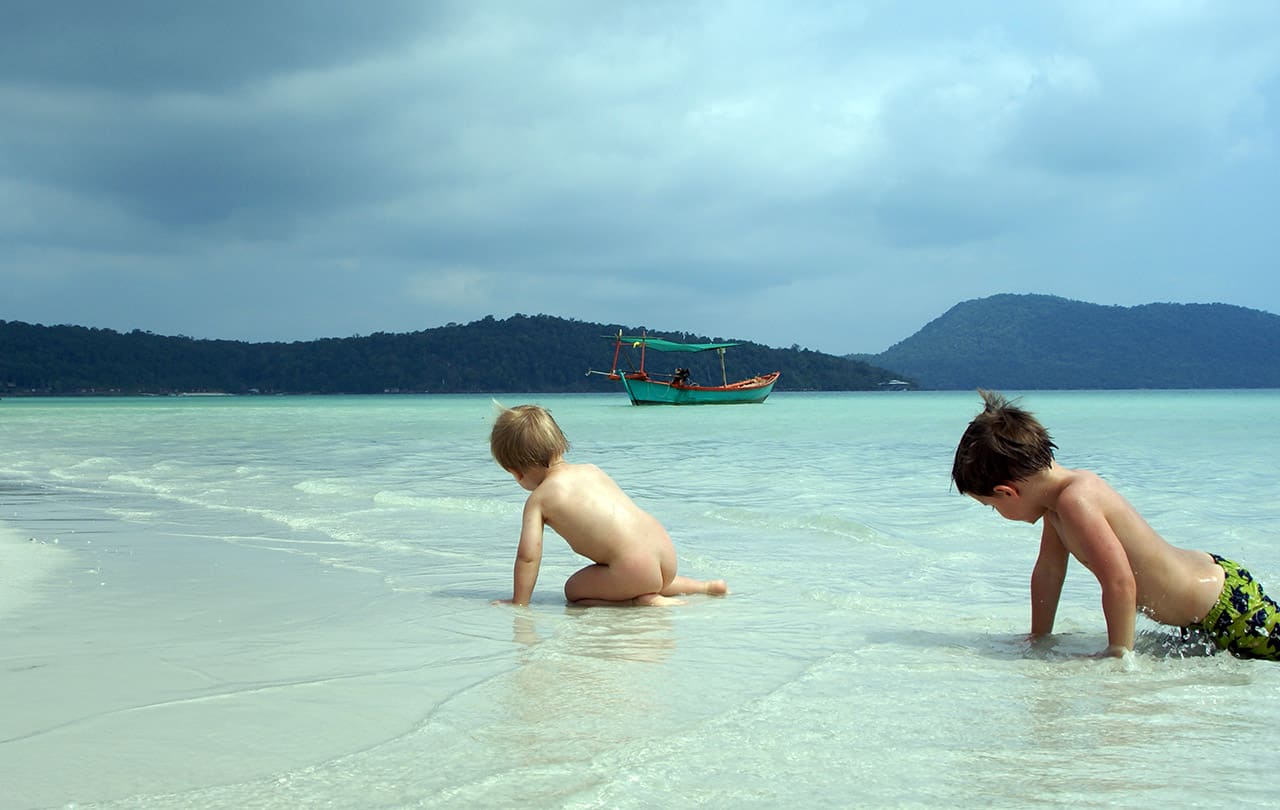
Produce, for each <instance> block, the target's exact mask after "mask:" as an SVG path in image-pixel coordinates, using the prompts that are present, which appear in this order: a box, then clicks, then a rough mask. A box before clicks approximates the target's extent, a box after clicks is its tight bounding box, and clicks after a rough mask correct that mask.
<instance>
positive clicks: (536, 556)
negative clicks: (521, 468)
mask: <svg viewBox="0 0 1280 810" xmlns="http://www.w3.org/2000/svg"><path fill="white" fill-rule="evenodd" d="M542 526H543V517H542V508H541V506H540V505H539V504H538V503H537V499H536V498H535V497H534V496H532V495H530V496H529V500H527V501H525V504H524V517H523V518H521V521H520V545H519V547H517V548H516V567H515V586H514V587H513V589H512V596H511V602H512V603H513V604H516V605H527V604H529V600H530V599H531V598H532V597H533V586H534V584H535V583H537V581H538V567H539V566H540V565H541V564H542Z"/></svg>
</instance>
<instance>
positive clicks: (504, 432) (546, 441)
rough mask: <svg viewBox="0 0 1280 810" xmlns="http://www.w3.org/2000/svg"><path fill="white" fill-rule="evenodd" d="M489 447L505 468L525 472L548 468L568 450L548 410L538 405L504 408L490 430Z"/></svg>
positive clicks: (566, 442)
mask: <svg viewBox="0 0 1280 810" xmlns="http://www.w3.org/2000/svg"><path fill="white" fill-rule="evenodd" d="M489 449H490V451H492V453H493V458H494V460H495V461H497V462H498V463H499V464H501V465H502V468H503V469H504V470H510V471H511V472H524V471H526V470H531V469H533V468H534V467H548V466H550V465H551V462H552V461H554V460H555V459H556V458H558V457H560V456H563V455H564V454H565V453H566V452H568V450H569V440H568V439H566V438H565V437H564V433H562V432H561V431H560V426H559V425H557V424H556V420H554V419H552V418H551V412H550V411H548V410H547V409H546V408H542V407H539V406H537V405H517V406H516V407H514V408H503V409H502V412H501V413H499V414H498V418H497V419H495V420H494V422H493V430H492V431H490V433H489Z"/></svg>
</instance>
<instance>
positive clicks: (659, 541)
mask: <svg viewBox="0 0 1280 810" xmlns="http://www.w3.org/2000/svg"><path fill="white" fill-rule="evenodd" d="M489 447H490V449H491V450H492V452H493V457H494V459H495V460H496V461H497V462H498V464H500V465H502V468H503V469H504V470H506V471H507V472H509V473H511V474H512V475H513V476H515V479H516V482H517V483H518V484H520V486H522V487H524V488H525V489H526V490H528V491H529V492H530V493H531V494H530V495H529V498H528V500H527V501H525V505H524V517H523V519H522V522H521V527H520V545H519V547H518V548H517V550H516V566H515V588H514V593H513V595H512V597H511V599H509V600H507V599H504V600H501V601H503V602H509V603H513V604H517V605H527V604H528V603H529V597H530V596H531V595H532V594H533V585H534V583H535V582H536V581H537V579H538V566H539V564H540V563H541V561H542V527H543V526H544V525H547V526H550V527H551V528H553V529H555V531H556V533H557V534H559V535H560V536H561V537H563V538H564V539H565V541H566V542H568V544H569V547H570V548H572V549H573V550H574V551H576V552H578V553H579V554H581V555H582V556H584V557H587V558H589V559H591V560H593V561H594V563H595V564H594V565H588V566H587V567H586V568H583V569H582V570H581V571H578V572H577V573H576V574H574V575H573V576H571V577H569V580H568V581H567V582H566V583H565V584H564V595H565V598H566V599H568V600H569V601H570V602H573V603H574V604H577V605H672V604H681V603H680V601H679V600H677V599H671V598H669V597H672V596H678V595H681V594H690V593H707V594H715V595H723V594H725V593H728V589H727V588H726V587H725V584H724V580H713V581H711V582H701V581H699V580H696V579H690V578H689V577H682V576H677V575H676V550H675V546H673V545H672V544H671V538H670V537H669V536H668V535H667V531H666V529H664V528H663V527H662V524H661V523H659V522H658V521H657V519H655V518H654V517H653V516H652V515H650V514H648V513H647V512H645V511H643V510H642V509H640V507H638V506H636V504H635V502H633V501H632V500H631V499H630V498H628V497H627V495H626V493H624V492H623V491H622V490H621V489H620V488H619V487H618V485H617V484H615V483H614V481H613V479H612V478H610V477H609V476H607V475H605V474H604V472H603V471H601V470H600V469H599V468H598V467H596V466H594V465H592V464H567V463H565V460H564V454H565V453H566V452H567V451H568V450H569V442H568V440H567V439H565V437H564V434H563V433H562V432H561V431H560V427H559V426H558V425H557V424H556V422H555V420H554V419H552V418H551V414H550V413H549V412H548V411H546V410H545V409H544V408H540V407H538V406H537V405H520V406H517V407H515V408H510V409H506V408H504V409H503V410H502V412H501V413H500V414H499V415H498V418H497V420H496V421H495V422H494V424H493V431H492V433H491V434H490V436H489Z"/></svg>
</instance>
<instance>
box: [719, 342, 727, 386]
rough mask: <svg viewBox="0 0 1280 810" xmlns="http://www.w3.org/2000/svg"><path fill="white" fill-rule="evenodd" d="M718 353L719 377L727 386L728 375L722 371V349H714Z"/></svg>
mask: <svg viewBox="0 0 1280 810" xmlns="http://www.w3.org/2000/svg"><path fill="white" fill-rule="evenodd" d="M716 351H717V352H719V353H720V379H721V380H723V381H724V384H725V385H726V386H727V385H728V384H729V375H728V374H725V372H724V349H716Z"/></svg>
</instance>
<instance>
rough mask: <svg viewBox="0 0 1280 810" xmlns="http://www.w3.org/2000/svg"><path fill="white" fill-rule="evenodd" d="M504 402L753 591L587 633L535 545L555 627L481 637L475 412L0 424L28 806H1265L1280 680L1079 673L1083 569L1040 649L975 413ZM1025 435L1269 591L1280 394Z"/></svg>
mask: <svg viewBox="0 0 1280 810" xmlns="http://www.w3.org/2000/svg"><path fill="white" fill-rule="evenodd" d="M501 399H502V400H503V401H504V402H505V403H506V404H517V403H519V402H524V401H537V402H540V403H542V404H544V405H547V406H548V407H550V408H551V409H552V411H553V412H554V414H555V416H556V418H557V419H558V420H559V422H560V423H561V425H562V427H563V428H564V430H565V433H566V434H567V435H568V437H569V439H570V440H571V442H572V443H573V449H572V450H571V452H570V456H569V458H570V460H571V461H591V462H594V463H597V464H599V465H600V466H602V467H603V468H604V469H606V470H607V471H608V472H609V473H610V474H611V475H613V477H614V478H615V479H616V480H618V482H619V483H620V484H621V485H622V486H623V487H624V488H625V489H627V490H628V491H629V492H630V493H631V494H632V496H633V497H634V498H635V499H636V500H637V501H638V502H639V503H640V504H641V505H642V506H643V507H644V508H646V509H648V510H649V511H651V512H653V513H654V514H655V515H657V516H658V517H659V518H660V519H661V520H662V521H663V522H664V523H665V524H666V525H667V526H668V528H669V529H670V530H671V532H672V535H673V537H674V538H675V541H676V546H677V550H678V551H679V554H680V564H681V572H682V573H685V574H687V575H690V576H697V577H713V576H714V577H724V578H726V579H727V580H728V581H729V584H730V587H731V588H732V590H733V593H732V594H731V595H730V596H729V597H727V598H723V599H716V598H702V597H693V598H690V599H689V604H687V605H685V606H682V607H678V608H671V609H647V610H639V609H634V610H618V609H586V610H584V609H579V608H571V607H567V606H565V605H564V603H563V598H562V596H561V592H560V588H561V585H562V584H563V581H564V579H565V578H566V577H567V576H568V575H569V574H571V573H572V572H573V571H574V570H576V568H577V567H579V566H580V565H581V564H583V561H581V560H580V559H578V558H575V556H574V555H573V554H572V552H571V551H570V550H569V549H568V547H567V546H565V545H564V544H563V543H560V542H558V541H557V540H556V539H555V538H554V535H551V536H549V537H548V543H547V544H546V549H545V552H544V560H543V565H542V572H541V575H540V577H539V582H538V587H537V590H536V592H535V597H534V601H533V604H532V605H531V607H530V608H528V609H515V608H510V607H498V606H493V605H491V604H490V601H491V600H492V599H495V598H501V597H507V596H509V595H510V588H511V564H512V559H513V555H514V551H515V540H516V537H517V534H518V522H519V515H520V509H521V506H522V504H523V497H524V494H525V493H524V492H523V490H521V489H519V487H518V486H516V485H515V484H514V483H513V482H512V481H511V479H510V477H509V476H508V475H507V474H505V473H504V472H503V471H502V470H500V469H499V468H498V467H497V466H496V465H495V464H494V463H493V462H492V461H491V459H490V458H489V456H488V448H487V432H488V427H489V423H490V419H491V414H492V409H493V406H492V403H491V402H490V400H489V398H487V397H464V396H458V397H451V396H435V397H366V398H305V397H297V398H234V399H221V398H219V399H202V398H190V399H185V398H167V399H92V400H11V399H10V400H5V401H4V402H3V403H0V520H3V521H4V525H5V531H6V532H7V533H8V536H7V537H6V538H0V542H4V543H5V548H6V549H7V551H6V552H5V555H4V556H0V560H3V561H5V562H6V570H8V571H12V572H17V571H21V572H26V573H25V575H24V576H22V577H19V576H17V575H16V574H11V575H7V576H6V580H7V582H8V585H9V588H8V590H9V596H10V598H8V599H6V600H0V608H3V609H5V610H7V611H8V612H7V614H6V616H5V621H4V623H3V626H2V627H0V649H2V650H3V652H0V785H4V786H6V788H4V789H5V790H7V792H8V798H7V801H8V802H9V804H4V806H6V807H7V806H14V807H44V806H64V805H69V804H75V806H78V807H139V808H168V807H189V806H199V807H227V808H231V807H272V808H274V807H320V806H324V807H477V806H492V807H502V806H512V805H517V804H519V805H522V806H534V807H584V808H585V807H639V806H642V805H651V804H654V803H655V802H658V803H665V804H676V805H691V806H707V807H722V806H730V805H733V806H760V807H765V806H775V805H777V804H778V803H780V802H784V801H785V802H789V803H795V804H796V805H797V806H805V805H809V806H831V805H839V806H939V805H947V806H1017V807H1023V806H1038V805H1047V806H1057V805H1072V806H1091V805H1107V806H1114V805H1127V806H1141V807H1146V806H1151V805H1152V804H1154V803H1157V802H1170V803H1176V804H1178V805H1179V806H1189V805H1190V806H1194V805H1210V804H1215V803H1217V802H1218V801H1219V800H1221V799H1222V797H1223V791H1224V782H1225V783H1228V784H1229V788H1227V789H1228V790H1229V791H1230V793H1231V794H1233V795H1234V796H1235V797H1237V798H1238V799H1239V800H1241V801H1243V802H1245V803H1246V804H1265V803H1267V802H1268V801H1269V800H1270V795H1271V792H1272V791H1271V787H1270V785H1269V784H1268V781H1269V780H1267V779H1266V777H1265V775H1266V774H1267V773H1268V772H1269V771H1270V769H1271V768H1273V767H1274V766H1276V765H1277V764H1280V757H1277V756H1276V755H1275V754H1274V753H1273V752H1272V747H1271V746H1270V742H1271V741H1272V740H1273V739H1274V736H1273V733H1272V731H1271V730H1272V729H1273V728H1274V727H1275V726H1276V721H1277V719H1280V708H1277V701H1276V698H1277V697H1278V696H1280V668H1278V667H1277V665H1274V664H1269V663H1259V662H1245V661H1237V660H1235V659H1232V658H1230V657H1227V656H1205V655H1203V650H1202V649H1201V648H1199V647H1195V646H1191V647H1185V648H1183V647H1179V646H1178V645H1176V644H1175V643H1174V641H1173V638H1172V636H1171V635H1170V634H1169V633H1168V632H1167V631H1165V630H1164V629H1162V628H1159V627H1158V626H1156V625H1154V624H1151V623H1147V622H1144V621H1142V620H1140V626H1139V629H1140V638H1139V653H1138V654H1137V655H1136V656H1133V657H1132V658H1131V659H1126V660H1123V661H1117V660H1105V661H1099V660H1091V659H1088V658H1085V657H1084V656H1085V655H1087V654H1088V653H1092V652H1095V651H1097V650H1099V649H1101V648H1102V647H1104V646H1105V644H1106V633H1105V625H1104V623H1103V620H1102V615H1101V610H1100V608H1099V607H1098V589H1097V585H1096V583H1095V582H1094V581H1093V580H1092V578H1091V577H1090V576H1089V575H1088V572H1087V571H1085V570H1084V569H1083V568H1081V567H1079V566H1078V565H1076V566H1073V568H1072V570H1071V572H1070V573H1069V575H1068V580H1067V585H1066V587H1065V589H1064V594H1063V601H1062V605H1061V608H1060V610H1059V620H1058V627H1057V629H1058V631H1059V635H1058V636H1057V637H1056V638H1055V639H1054V641H1053V643H1052V644H1050V645H1044V646H1037V647H1036V648H1034V649H1032V648H1031V647H1029V646H1028V645H1027V644H1026V642H1025V641H1024V639H1023V634H1024V633H1025V632H1026V623H1027V620H1028V615H1029V608H1028V594H1027V581H1028V577H1029V575H1030V570H1031V565H1032V563H1033V562H1034V558H1035V553H1036V548H1037V541H1038V531H1037V529H1036V528H1033V527H1029V526H1026V525H1019V524H1013V523H1007V522H1005V521H1001V520H1000V519H999V518H998V517H996V516H995V515H994V514H993V513H991V512H990V511H988V510H986V509H983V508H982V507H980V506H978V505H977V504H975V503H973V502H972V501H970V500H969V499H966V498H963V497H961V496H959V495H957V494H956V493H955V492H954V491H953V490H952V489H951V488H950V486H949V480H948V476H949V472H950V464H951V455H952V453H953V452H954V447H955V441H956V440H957V439H958V437H959V435H960V433H961V432H962V431H963V429H964V426H965V425H966V424H967V422H968V420H969V419H970V418H971V417H972V416H973V414H974V413H975V412H976V411H977V410H978V407H979V404H980V403H979V401H978V398H977V397H976V396H975V395H973V394H959V393H882V394H789V393H779V394H775V395H774V396H773V397H771V398H770V399H769V401H768V402H767V403H765V404H764V405H760V406H734V407H722V408H634V407H631V406H630V405H627V404H626V400H625V397H623V396H622V395H620V394H618V395H599V396H594V395H593V396H538V397H519V396H510V395H507V396H503V397H501ZM1023 404H1024V405H1026V406H1027V407H1028V408H1030V409H1032V410H1034V411H1036V412H1037V413H1038V415H1039V416H1040V417H1041V418H1042V419H1043V421H1044V422H1045V423H1046V424H1047V425H1048V426H1049V428H1050V430H1051V431H1052V433H1053V435H1054V438H1055V440H1056V441H1057V443H1058V444H1059V446H1060V450H1059V459H1060V460H1061V461H1062V462H1063V463H1064V464H1066V465H1067V466H1085V467H1090V468H1092V469H1095V470H1097V471H1098V472H1099V473H1100V474H1102V475H1103V476H1104V477H1106V478H1107V479H1108V480H1110V481H1111V482H1112V483H1113V484H1114V485H1115V486H1117V487H1118V488H1119V489H1121V491H1122V492H1124V494H1125V495H1126V496H1127V497H1128V498H1129V499H1130V500H1131V501H1132V502H1133V503H1134V504H1135V505H1136V506H1138V508H1139V509H1140V510H1142V511H1143V512H1144V514H1146V516H1147V517H1148V519H1149V520H1150V521H1151V522H1152V523H1153V525H1155V526H1156V528H1157V529H1158V530H1160V531H1162V532H1163V533H1164V534H1165V535H1166V537H1167V538H1168V539H1169V540H1170V541H1171V542H1174V543H1176V544H1179V545H1184V546H1189V547H1197V548H1207V549H1209V550H1213V551H1217V552H1219V553H1223V554H1226V555H1227V556H1231V557H1234V558H1237V559H1239V560H1241V561H1242V562H1244V563H1245V564H1246V565H1248V566H1249V567H1250V568H1251V569H1252V570H1253V571H1254V573H1255V574H1256V575H1257V576H1258V577H1259V578H1260V579H1261V580H1262V581H1263V582H1264V583H1272V582H1275V583H1278V584H1276V585H1274V586H1273V590H1276V589H1280V550H1278V549H1277V548H1276V547H1275V545H1274V543H1273V542H1272V538H1273V537H1274V533H1275V531H1276V528H1277V525H1278V524H1280V497H1277V496H1280V486H1278V485H1277V479H1276V476H1275V462H1274V459H1275V457H1276V453H1277V452H1278V451H1280V427H1277V426H1276V424H1275V419H1274V414H1275V413H1277V411H1278V410H1280V408H1278V407H1277V406H1280V392H1272V391H1263V392H1256V391H1251V392H1097V393H1095V392H1033V393H1030V394H1027V395H1026V396H1025V397H1024V399H1023ZM10 577H12V578H11V579H10ZM1258 741H1260V742H1262V743H1265V745H1260V746H1257V747H1253V746H1251V743H1252V742H1258ZM1224 776H1225V777H1226V778H1225V780H1224ZM0 804H3V802H0Z"/></svg>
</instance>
